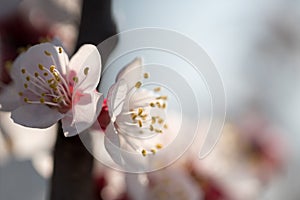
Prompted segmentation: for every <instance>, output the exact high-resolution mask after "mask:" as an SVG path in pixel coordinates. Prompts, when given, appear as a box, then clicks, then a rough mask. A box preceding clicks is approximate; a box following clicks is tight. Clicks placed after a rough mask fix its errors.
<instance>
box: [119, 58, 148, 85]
mask: <svg viewBox="0 0 300 200" xmlns="http://www.w3.org/2000/svg"><path fill="white" fill-rule="evenodd" d="M142 63H143V62H142V58H135V59H134V60H133V61H132V62H131V63H129V64H128V65H126V66H125V67H124V68H123V69H122V70H121V71H120V72H119V74H118V75H117V78H116V82H118V81H119V80H121V79H124V80H125V81H126V83H127V86H128V88H129V89H130V88H133V87H134V86H135V84H136V83H137V82H138V81H140V80H142V76H143V68H142Z"/></svg>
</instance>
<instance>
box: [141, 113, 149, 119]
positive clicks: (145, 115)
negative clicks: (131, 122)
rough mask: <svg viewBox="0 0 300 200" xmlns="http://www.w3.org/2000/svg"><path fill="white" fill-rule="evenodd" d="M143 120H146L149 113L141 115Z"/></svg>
mask: <svg viewBox="0 0 300 200" xmlns="http://www.w3.org/2000/svg"><path fill="white" fill-rule="evenodd" d="M140 117H141V118H142V119H143V120H146V118H147V117H148V115H147V114H144V115H141V116H140Z"/></svg>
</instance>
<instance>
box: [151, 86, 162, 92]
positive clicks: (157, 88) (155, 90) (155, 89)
mask: <svg viewBox="0 0 300 200" xmlns="http://www.w3.org/2000/svg"><path fill="white" fill-rule="evenodd" d="M153 90H154V92H159V91H160V90H161V88H160V87H156V88H154V89H153Z"/></svg>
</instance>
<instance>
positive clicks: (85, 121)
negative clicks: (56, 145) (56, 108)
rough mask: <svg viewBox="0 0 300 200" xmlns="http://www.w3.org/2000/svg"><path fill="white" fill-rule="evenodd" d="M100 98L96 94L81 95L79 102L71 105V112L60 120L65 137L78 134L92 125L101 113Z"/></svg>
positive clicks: (98, 94) (99, 95)
mask: <svg viewBox="0 0 300 200" xmlns="http://www.w3.org/2000/svg"><path fill="white" fill-rule="evenodd" d="M101 96H102V94H100V93H98V92H92V93H90V94H82V95H81V96H80V97H79V100H78V101H77V102H76V103H73V105H74V107H73V110H72V111H69V112H68V113H67V115H66V117H65V118H64V119H63V120H62V124H63V129H64V134H65V136H66V137H70V136H74V135H76V134H79V133H81V132H82V131H84V130H86V129H88V128H90V127H91V126H92V125H93V123H94V122H95V121H96V120H97V117H98V115H99V113H100V111H101V105H102V104H101ZM70 112H72V113H71V114H70ZM68 114H69V115H68Z"/></svg>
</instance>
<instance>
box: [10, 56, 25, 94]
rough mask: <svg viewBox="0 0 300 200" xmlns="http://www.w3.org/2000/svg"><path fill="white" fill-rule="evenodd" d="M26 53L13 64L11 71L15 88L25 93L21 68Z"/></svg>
mask: <svg viewBox="0 0 300 200" xmlns="http://www.w3.org/2000/svg"><path fill="white" fill-rule="evenodd" d="M24 54H25V53H22V54H20V55H19V56H18V57H17V58H16V59H15V60H14V62H13V65H12V67H11V69H10V76H11V78H12V79H13V81H14V83H15V86H16V88H17V90H20V91H23V90H24V87H23V82H22V81H21V80H22V74H21V66H20V61H21V60H22V59H23V56H24Z"/></svg>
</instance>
